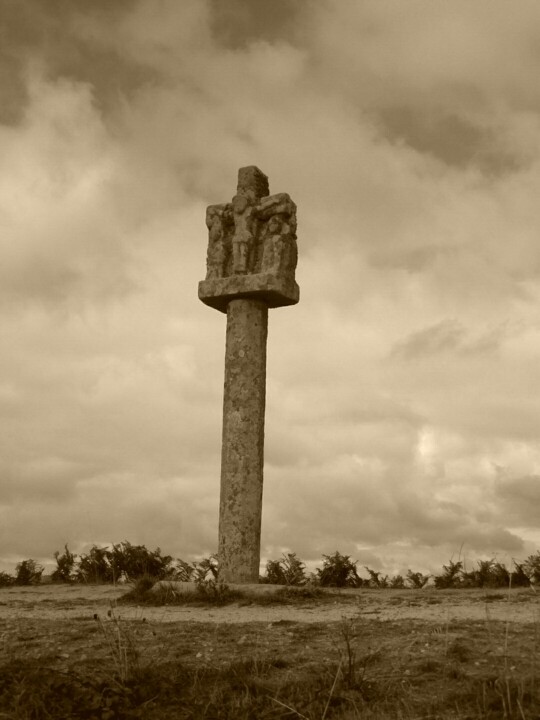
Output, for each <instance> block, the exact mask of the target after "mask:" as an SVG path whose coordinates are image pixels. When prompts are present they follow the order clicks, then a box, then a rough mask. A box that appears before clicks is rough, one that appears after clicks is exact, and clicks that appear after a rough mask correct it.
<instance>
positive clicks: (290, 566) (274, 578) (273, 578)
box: [265, 553, 307, 585]
mask: <svg viewBox="0 0 540 720" xmlns="http://www.w3.org/2000/svg"><path fill="white" fill-rule="evenodd" d="M305 568H306V566H305V564H304V563H303V562H302V561H301V560H300V559H299V558H297V557H296V553H283V557H282V558H281V559H280V560H269V561H268V562H267V563H266V578H265V582H267V583H270V584H272V585H304V583H305V582H306V580H307V579H306V573H305Z"/></svg>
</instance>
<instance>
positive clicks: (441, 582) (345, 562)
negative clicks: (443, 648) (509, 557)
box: [262, 552, 540, 589]
mask: <svg viewBox="0 0 540 720" xmlns="http://www.w3.org/2000/svg"><path fill="white" fill-rule="evenodd" d="M357 565H358V563H357V562H355V561H353V560H351V558H350V556H349V555H341V554H340V553H339V552H335V553H334V554H333V555H323V566H322V568H316V570H315V573H311V574H310V575H309V576H308V575H306V572H305V564H304V563H303V562H302V561H301V560H299V559H298V558H297V557H296V554H295V553H286V554H284V555H283V556H282V558H281V559H280V560H270V561H269V562H268V563H267V564H266V576H265V577H264V578H262V581H263V582H268V583H275V584H277V585H303V584H305V583H306V582H312V583H314V584H316V585H321V586H332V587H356V588H359V587H369V588H398V589H405V588H416V589H420V588H423V587H424V586H425V585H427V583H428V582H429V580H430V579H431V578H433V584H434V585H435V587H436V588H483V587H509V586H510V587H528V586H529V585H530V584H531V583H537V582H538V583H540V552H537V553H536V554H535V555H530V556H529V557H528V558H527V559H526V560H525V561H524V562H522V563H518V562H516V561H515V560H514V569H513V570H508V569H507V568H506V566H505V565H504V564H503V563H501V562H499V561H497V560H495V559H491V560H479V561H478V562H477V567H475V568H473V569H472V570H469V571H467V570H466V569H465V567H464V563H463V562H462V561H457V562H453V561H452V560H450V562H449V564H448V565H443V572H442V573H441V574H440V575H433V576H431V575H424V574H423V573H420V572H413V571H412V570H407V574H406V576H405V577H403V576H402V575H394V576H391V577H390V576H388V575H382V573H380V572H378V571H376V570H372V569H371V568H369V567H367V566H364V569H365V570H366V572H367V574H368V575H369V577H368V578H362V577H360V576H359V575H358V571H357Z"/></svg>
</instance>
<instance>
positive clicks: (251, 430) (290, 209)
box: [199, 166, 300, 583]
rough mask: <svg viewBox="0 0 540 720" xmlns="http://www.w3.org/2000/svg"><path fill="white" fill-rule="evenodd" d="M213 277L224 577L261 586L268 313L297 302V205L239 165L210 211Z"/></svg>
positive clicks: (208, 288)
mask: <svg viewBox="0 0 540 720" xmlns="http://www.w3.org/2000/svg"><path fill="white" fill-rule="evenodd" d="M206 225H207V227H208V235H209V240H208V253H207V259H206V267H207V273H206V279H205V280H203V281H202V282H200V283H199V298H200V299H201V300H202V302H203V303H205V304H206V305H209V306H210V307H213V308H215V309H216V310H220V311H221V312H223V313H226V314H227V336H226V348H225V389H224V399H223V437H222V449H221V492H220V504H219V546H218V563H219V579H220V580H222V581H224V582H229V583H256V582H258V581H259V563H260V547H261V515H262V491H263V464H264V410H265V395H266V337H267V330H268V308H275V307H280V306H282V305H294V304H296V303H297V302H298V299H299V296H300V291H299V288H298V285H297V284H296V282H295V277H294V274H295V269H296V261H297V256H298V251H297V245H296V205H295V204H294V203H293V201H292V200H291V198H290V197H289V196H288V195H287V193H279V194H277V195H270V194H269V188H268V178H267V177H266V175H264V174H263V173H262V172H261V171H260V170H259V169H258V168H256V167H254V166H250V167H245V168H240V170H239V171H238V189H237V191H236V195H235V196H234V197H233V198H232V201H231V202H230V203H224V204H222V205H210V206H209V207H208V208H207V210H206Z"/></svg>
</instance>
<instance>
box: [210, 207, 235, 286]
mask: <svg viewBox="0 0 540 720" xmlns="http://www.w3.org/2000/svg"><path fill="white" fill-rule="evenodd" d="M230 224H231V218H230V205H228V204H223V205H210V206H209V207H208V208H207V209H206V226H207V228H208V252H207V255H206V279H207V280H212V279H213V278H221V277H224V276H225V268H226V263H227V256H228V254H229V253H228V250H229V249H228V248H227V238H226V230H227V225H230Z"/></svg>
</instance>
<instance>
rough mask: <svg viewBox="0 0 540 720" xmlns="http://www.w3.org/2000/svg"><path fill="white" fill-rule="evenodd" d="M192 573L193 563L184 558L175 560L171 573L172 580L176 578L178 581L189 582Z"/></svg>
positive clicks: (193, 571) (193, 570)
mask: <svg viewBox="0 0 540 720" xmlns="http://www.w3.org/2000/svg"><path fill="white" fill-rule="evenodd" d="M194 573H195V565H193V564H191V563H188V562H186V561H185V560H177V561H176V563H175V568H174V574H173V578H174V580H178V581H180V582H189V581H190V580H192V579H193V574H194Z"/></svg>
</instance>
